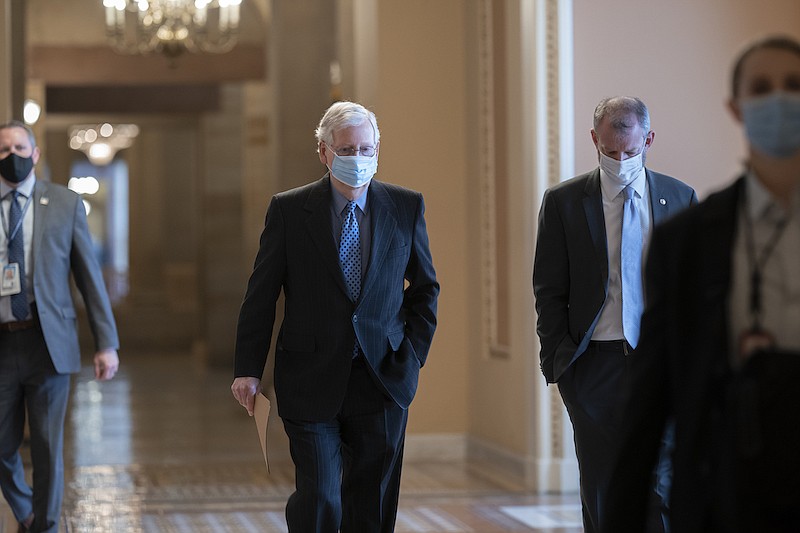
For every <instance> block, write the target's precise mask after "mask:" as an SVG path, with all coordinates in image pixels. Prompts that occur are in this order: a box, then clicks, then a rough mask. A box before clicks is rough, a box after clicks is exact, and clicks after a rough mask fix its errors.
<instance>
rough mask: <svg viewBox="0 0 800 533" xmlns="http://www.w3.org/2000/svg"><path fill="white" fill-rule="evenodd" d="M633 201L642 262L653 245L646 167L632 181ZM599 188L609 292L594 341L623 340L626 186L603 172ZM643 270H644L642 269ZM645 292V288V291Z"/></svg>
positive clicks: (601, 171) (593, 335)
mask: <svg viewBox="0 0 800 533" xmlns="http://www.w3.org/2000/svg"><path fill="white" fill-rule="evenodd" d="M631 185H632V186H633V189H634V191H636V194H635V195H634V202H636V208H637V209H638V213H639V219H640V222H641V224H642V260H644V258H645V257H646V254H647V246H648V244H649V242H650V227H651V225H652V223H651V214H650V213H651V210H650V194H649V189H650V188H649V186H648V184H647V175H646V173H645V170H644V167H642V170H641V171H640V172H639V174H638V175H637V176H636V178H634V180H633V181H632V182H631ZM600 189H601V191H602V195H603V218H604V219H605V225H606V246H607V249H608V292H607V294H606V301H605V303H604V304H603V310H602V311H601V313H600V318H599V320H598V322H597V326H596V327H595V329H594V332H593V333H592V340H594V341H611V340H614V341H615V340H621V339H624V338H625V336H624V334H623V332H622V275H621V274H620V245H621V244H622V211H623V207H624V205H625V193H624V192H623V191H624V190H625V185H622V184H621V183H619V182H618V181H616V180H614V179H613V178H611V177H609V176H608V175H607V174H606V173H605V172H604V171H603V170H602V169H600ZM642 270H643V271H644V269H642ZM643 292H644V289H643Z"/></svg>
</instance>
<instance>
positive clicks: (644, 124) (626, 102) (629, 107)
mask: <svg viewBox="0 0 800 533" xmlns="http://www.w3.org/2000/svg"><path fill="white" fill-rule="evenodd" d="M630 115H635V116H636V118H637V119H638V121H639V126H641V128H642V131H644V134H645V135H647V133H648V132H649V131H650V112H649V111H648V110H647V106H646V105H644V102H642V101H641V100H640V99H639V98H636V97H635V96H614V97H612V98H604V99H602V100H600V103H599V104H597V107H595V108H594V130H595V131H597V128H598V127H599V126H600V123H601V122H602V121H603V119H604V118H606V117H608V118H609V120H611V127H612V128H614V130H615V131H617V132H623V131H625V130H628V129H630V128H632V127H633V124H631V123H630V121H629V120H627V119H628V117H629V116H630Z"/></svg>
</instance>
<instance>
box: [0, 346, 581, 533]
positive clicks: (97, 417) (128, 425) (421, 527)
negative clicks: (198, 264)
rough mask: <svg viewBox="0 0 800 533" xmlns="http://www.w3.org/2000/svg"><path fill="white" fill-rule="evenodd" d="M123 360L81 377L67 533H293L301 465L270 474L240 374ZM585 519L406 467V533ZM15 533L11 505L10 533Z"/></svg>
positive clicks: (76, 386) (186, 363)
mask: <svg viewBox="0 0 800 533" xmlns="http://www.w3.org/2000/svg"><path fill="white" fill-rule="evenodd" d="M122 362H123V366H122V369H121V372H120V374H119V375H118V376H117V378H116V379H115V380H114V381H112V382H108V383H98V382H96V381H94V380H92V379H91V378H92V376H91V373H90V370H89V368H88V367H87V368H86V369H85V371H84V372H82V373H81V374H79V375H77V376H76V377H75V379H74V380H73V391H72V398H71V406H70V411H69V415H68V421H67V427H66V437H65V469H66V479H67V485H66V488H65V494H64V496H65V498H64V513H63V523H62V525H61V530H60V531H61V532H62V533H79V532H80V533H106V532H108V533H204V532H209V533H222V532H230V533H250V532H253V533H255V532H259V533H285V532H286V531H287V529H286V523H285V520H284V506H285V502H286V499H287V498H288V496H289V495H290V494H291V492H292V490H293V484H294V478H293V470H292V467H291V464H290V463H288V462H286V461H285V460H281V457H280V455H279V454H278V460H277V461H273V457H272V456H271V459H270V473H267V469H266V467H265V465H264V463H263V459H262V457H261V452H260V449H259V444H258V438H257V436H256V433H255V429H254V424H253V423H252V420H251V419H249V418H248V417H247V416H246V415H245V414H244V412H243V411H242V410H241V408H240V407H239V406H238V404H236V402H235V401H234V400H233V399H232V397H231V396H230V392H229V385H230V376H229V375H228V372H225V371H223V370H220V371H208V370H204V369H201V368H198V367H197V366H196V365H193V364H192V362H191V360H190V359H189V358H188V356H182V355H176V354H161V355H158V356H154V355H148V356H135V355H132V356H129V357H126V358H124V359H123V361H122ZM271 431H273V432H281V431H282V429H281V427H280V423H279V421H278V422H277V423H274V424H272V429H271ZM278 437H280V435H278ZM276 438H277V437H276ZM579 521H580V509H579V507H578V505H577V497H576V496H575V495H569V496H563V497H562V496H541V495H533V494H528V493H525V492H523V491H521V490H515V489H513V488H511V489H509V487H508V486H507V485H502V484H500V483H499V482H497V480H493V479H489V478H488V477H486V476H483V475H481V474H480V472H479V471H478V470H477V469H474V468H471V466H470V465H469V464H462V463H452V462H451V463H420V462H406V465H405V467H404V471H403V481H402V488H401V498H400V509H399V512H398V517H397V528H396V531H397V532H398V533H440V532H441V533H464V532H474V533H503V532H531V531H534V532H539V533H546V532H550V533H556V532H558V533H579V532H581V531H582V528H580V527H579ZM576 524H578V525H577V526H576ZM15 528H16V524H14V521H13V517H11V516H10V512H9V510H8V508H7V507H6V506H5V505H4V503H3V502H0V533H4V532H7V531H16V529H15Z"/></svg>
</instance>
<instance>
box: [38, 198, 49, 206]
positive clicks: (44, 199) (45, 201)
mask: <svg viewBox="0 0 800 533" xmlns="http://www.w3.org/2000/svg"><path fill="white" fill-rule="evenodd" d="M39 203H40V204H42V205H47V204H49V203H50V198H48V197H47V196H42V197H41V198H39Z"/></svg>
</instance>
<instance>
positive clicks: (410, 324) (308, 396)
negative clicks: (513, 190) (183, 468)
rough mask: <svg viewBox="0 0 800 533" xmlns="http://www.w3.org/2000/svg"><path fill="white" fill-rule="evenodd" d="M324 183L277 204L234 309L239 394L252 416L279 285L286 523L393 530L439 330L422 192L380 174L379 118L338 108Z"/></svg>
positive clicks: (327, 126)
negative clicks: (412, 418) (414, 419)
mask: <svg viewBox="0 0 800 533" xmlns="http://www.w3.org/2000/svg"><path fill="white" fill-rule="evenodd" d="M317 141H318V150H319V158H320V161H321V162H322V163H323V164H324V165H325V166H326V167H327V168H328V169H329V172H328V174H326V175H325V176H324V177H323V178H322V179H320V180H319V181H316V182H313V183H310V184H308V185H305V186H303V187H299V188H297V189H293V190H290V191H287V192H284V193H281V194H278V195H276V196H275V197H273V198H272V202H271V203H270V206H269V209H268V211H267V218H266V224H265V227H264V231H263V234H262V236H261V246H260V249H259V252H258V255H257V257H256V261H255V267H254V270H253V273H252V276H251V277H250V281H249V284H248V287H247V293H246V295H245V298H244V302H243V304H242V308H241V313H240V316H239V326H238V332H237V339H236V361H235V379H234V382H233V385H232V386H231V389H232V391H233V394H234V396H235V397H236V399H237V400H238V401H239V403H241V405H242V406H244V407H245V408H246V409H247V411H248V412H249V413H250V414H252V412H253V405H254V403H253V401H254V396H255V394H257V393H258V392H259V390H260V378H261V375H262V373H263V371H264V365H265V362H266V359H267V354H268V352H269V347H270V338H271V332H272V326H273V322H274V319H275V305H276V301H277V298H278V295H279V293H280V292H281V290H282V291H283V294H284V296H285V307H284V318H283V324H282V325H281V329H280V332H279V334H278V339H277V343H276V349H275V393H276V396H277V403H278V412H279V414H280V416H281V418H282V419H283V423H284V427H285V429H286V433H287V434H288V436H289V444H290V451H291V455H292V460H293V461H294V464H295V472H296V491H295V492H294V494H292V496H291V497H290V498H289V502H288V503H287V506H286V519H287V522H288V525H289V531H292V532H300V533H310V532H320V533H334V532H336V531H339V530H340V529H341V531H370V532H390V531H393V530H394V522H395V518H396V513H397V502H398V495H399V485H400V470H401V464H402V457H403V442H404V438H405V428H406V420H407V409H408V406H409V404H410V403H411V401H412V400H413V398H414V394H415V392H416V389H417V380H418V376H419V370H420V368H421V367H422V366H423V365H424V364H425V359H426V357H427V355H428V350H429V348H430V345H431V340H432V338H433V332H434V329H435V327H436V301H437V297H438V293H439V284H438V283H437V281H436V275H435V272H434V268H433V263H432V261H431V254H430V250H429V247H428V235H427V230H426V228H425V219H424V217H423V214H424V210H425V206H424V202H423V199H422V195H420V194H419V193H417V192H414V191H410V190H408V189H404V188H402V187H398V186H395V185H389V184H387V183H383V182H379V181H377V180H373V179H372V177H373V175H374V174H375V172H376V170H377V162H378V152H379V141H380V133H379V130H378V125H377V122H376V120H375V115H374V114H373V113H372V112H371V111H369V110H367V109H365V108H364V107H363V106H361V105H359V104H356V103H352V102H338V103H335V104H333V105H332V106H331V107H330V108H329V109H328V110H327V111H326V113H325V114H324V116H323V117H322V120H321V121H320V123H319V127H318V128H317Z"/></svg>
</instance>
